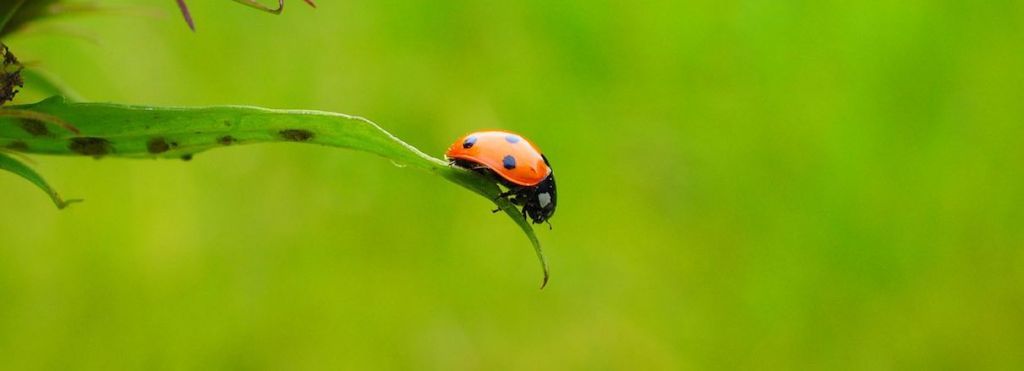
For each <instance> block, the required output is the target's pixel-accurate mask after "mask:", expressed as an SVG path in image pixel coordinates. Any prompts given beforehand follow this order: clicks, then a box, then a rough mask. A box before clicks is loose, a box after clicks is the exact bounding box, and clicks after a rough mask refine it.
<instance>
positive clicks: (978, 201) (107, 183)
mask: <svg viewBox="0 0 1024 371" xmlns="http://www.w3.org/2000/svg"><path fill="white" fill-rule="evenodd" d="M319 3H320V7H319V8H318V9H315V10H314V9H310V8H308V7H305V6H304V5H303V4H302V3H301V2H299V1H290V3H289V4H288V7H287V9H286V11H285V13H284V14H283V15H281V16H272V15H268V14H264V13H260V12H256V11H254V10H251V9H248V8H245V7H242V6H239V5H238V4H235V3H232V2H229V1H226V0H225V1H191V6H192V11H193V15H194V17H195V19H196V23H197V27H198V32H196V33H192V32H190V31H189V30H188V29H187V27H186V26H185V23H184V22H183V21H182V20H181V19H180V17H179V15H178V14H177V9H176V7H175V6H174V4H173V1H170V0H144V1H130V0H119V1H109V2H104V4H105V5H109V6H111V7H114V8H118V9H120V7H122V6H127V7H129V9H128V10H123V9H122V10H117V11H113V12H107V13H99V14H94V15H90V16H79V17H63V18H57V19H54V20H51V21H49V22H47V23H43V24H40V25H39V27H38V28H37V29H36V31H35V32H32V33H24V34H20V35H16V36H12V37H9V38H8V39H6V40H5V42H6V43H7V44H8V45H9V46H10V47H11V48H12V50H13V51H14V52H15V53H16V54H17V55H18V56H19V57H21V59H23V60H24V61H27V62H35V63H37V65H38V66H41V67H43V68H45V69H47V70H49V71H50V72H52V73H54V74H55V75H57V76H59V77H60V78H62V79H63V80H64V81H65V82H66V83H68V84H69V85H70V86H72V87H74V88H75V89H77V90H78V91H79V92H80V93H81V94H82V95H84V96H85V97H87V98H88V99H90V100H93V101H104V102H106V101H109V102H122V103H137V104H152V105H213V104H251V105H261V106H267V107H275V108H304V109H320V110H329V111H337V112H344V113H350V114H356V115H361V116H365V117H368V118H370V119H372V120H374V121H376V122H377V123H379V124H380V125H381V126H383V127H385V128H386V129H388V130H390V131H391V132H392V133H394V134H395V135H397V136H399V137H400V138H403V139H405V140H406V141H407V142H409V143H411V144H413V145H415V146H417V147H419V148H421V149H422V150H424V151H426V152H428V153H432V154H435V155H438V156H440V155H441V154H442V153H443V151H444V149H445V148H446V147H447V146H448V145H449V144H450V142H451V141H453V140H454V139H455V138H456V137H457V136H459V135H461V134H464V133H466V132H468V131H472V130H476V129H481V128H504V129H508V130H513V131H516V132H520V133H522V134H524V135H525V136H527V137H529V138H531V139H532V140H533V141H534V142H536V143H538V144H539V145H540V146H541V147H542V148H543V149H544V151H545V152H546V153H547V155H548V157H549V158H550V159H551V161H552V164H553V166H554V169H555V170H556V173H557V176H558V186H559V195H560V198H559V209H558V212H557V214H556V215H555V217H554V218H553V220H552V223H553V224H554V229H553V230H551V231H548V230H547V228H539V229H538V233H539V236H540V239H541V241H542V243H543V244H544V247H545V248H546V251H547V254H548V257H549V259H550V261H551V266H552V279H551V283H550V285H549V286H548V287H547V288H546V289H544V290H538V286H539V283H540V272H539V268H538V266H537V262H536V260H535V257H534V255H533V252H532V250H531V248H530V246H529V243H528V241H527V240H526V238H525V237H524V236H523V234H522V233H521V232H520V231H518V230H517V228H516V226H515V225H514V224H513V223H511V222H510V221H509V220H508V218H505V217H502V216H496V215H492V214H491V213H490V211H489V210H490V207H491V205H490V203H489V202H488V201H487V200H485V199H483V198H481V197H477V196H475V195H473V194H471V193H469V192H467V191H465V190H463V189H461V188H458V187H456V186H453V185H451V184H450V183H447V182H445V181H443V180H442V179H440V178H437V177H433V176H431V175H429V174H427V173H423V172H419V171H416V170H413V169H403V168H399V167H396V166H393V165H392V164H391V163H390V162H389V161H387V160H384V159H381V158H377V157H374V156H372V155H368V154H364V153H358V152H352V151H344V150H337V149H332V148H326V147H317V146H306V145H298V144H272V145H256V146H240V147H232V148H225V149H218V150H213V151H210V152H207V153H202V154H200V155H198V156H196V158H195V159H194V160H193V161H191V162H182V161H169V160H161V161H158V160H122V159H112V158H111V159H103V160H99V161H96V160H91V159H82V158H62V157H41V156H36V157H34V159H35V161H36V163H35V165H34V166H35V167H36V169H37V170H39V171H40V172H41V173H43V174H44V175H45V176H46V177H47V178H48V180H49V181H50V182H51V183H52V184H53V185H54V186H55V187H57V188H58V189H59V190H60V191H61V192H62V193H63V194H64V195H65V196H68V197H82V198H85V199H86V202H85V203H82V204H77V205H74V206H73V207H71V208H70V209H68V210H64V211H57V210H56V209H55V208H54V207H53V205H52V204H51V203H50V201H49V200H48V199H47V198H46V197H45V196H44V195H43V194H42V193H41V192H39V191H38V190H37V189H35V188H34V187H32V186H31V185H29V184H28V183H26V182H24V181H23V180H21V179H19V178H17V177H15V176H13V175H11V174H7V173H2V174H0V205H2V206H0V369H4V370H35V369H65V370H66V369H96V370H112V369H148V370H157V369H288V370H303V369H309V370H320V369H436V370H461V369H466V370H500V369H511V370H599V369H608V370H656V369H665V370H679V369H859V370H887V369H1020V368H1021V367H1024V352H1022V351H1021V349H1024V268H1022V267H1024V252H1022V247H1024V211H1022V210H1024V208H1022V205H1024V175H1022V174H1021V165H1022V161H1024V147H1022V145H1021V140H1022V139H1024V43H1022V40H1024V26H1022V25H1024V7H1022V5H1021V4H1022V3H1021V2H1019V1H986V2H968V1H952V0H950V1H902V2H884V1H867V2H829V1H826V2H817V1H724V2H723V1H649V2H620V1H601V0H597V1H595V0H587V1H582V0H580V1H569V0H567V1H538V0H526V1H515V2H491V1H477V0H402V1H369V0H344V1H340V0H339V1H327V0H321V1H319ZM69 34H78V35H84V36H81V37H80V36H69ZM23 98H24V99H29V98H30V96H29V95H25V96H23Z"/></svg>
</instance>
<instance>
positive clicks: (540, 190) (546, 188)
mask: <svg viewBox="0 0 1024 371" xmlns="http://www.w3.org/2000/svg"><path fill="white" fill-rule="evenodd" d="M524 196H526V197H525V198H526V199H525V200H524V201H525V202H523V213H524V214H526V215H528V216H529V217H530V219H533V223H534V224H540V223H544V222H546V221H547V220H548V219H550V218H551V216H552V215H554V214H555V204H556V203H557V201H558V197H557V193H555V174H554V173H552V174H549V175H548V177H547V178H544V181H542V182H540V183H538V184H537V185H536V186H533V187H531V188H529V192H528V193H527V194H525V195H524Z"/></svg>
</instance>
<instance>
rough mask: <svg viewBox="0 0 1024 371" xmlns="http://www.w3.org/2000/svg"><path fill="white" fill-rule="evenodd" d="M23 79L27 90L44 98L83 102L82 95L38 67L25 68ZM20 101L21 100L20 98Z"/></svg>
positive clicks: (22, 73) (22, 74)
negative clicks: (61, 97)
mask: <svg viewBox="0 0 1024 371" xmlns="http://www.w3.org/2000/svg"><path fill="white" fill-rule="evenodd" d="M21 78H22V80H25V86H26V89H31V90H33V91H36V92H38V93H39V94H41V95H43V96H53V95H61V96H64V97H65V98H67V99H68V100H70V101H72V102H81V101H83V100H85V99H82V96H81V94H78V92H77V91H75V90H74V89H72V88H71V87H70V86H68V85H67V84H65V83H64V81H62V80H61V79H59V78H57V76H54V75H53V74H51V73H49V72H46V71H45V70H41V69H39V68H36V67H25V69H23V70H21ZM19 100H20V98H19Z"/></svg>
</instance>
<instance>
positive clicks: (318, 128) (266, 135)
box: [0, 97, 549, 288]
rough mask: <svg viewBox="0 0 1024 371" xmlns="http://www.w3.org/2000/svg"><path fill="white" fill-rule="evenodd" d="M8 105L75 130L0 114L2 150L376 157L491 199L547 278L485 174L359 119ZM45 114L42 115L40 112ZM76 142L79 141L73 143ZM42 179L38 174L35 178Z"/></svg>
mask: <svg viewBox="0 0 1024 371" xmlns="http://www.w3.org/2000/svg"><path fill="white" fill-rule="evenodd" d="M11 109H15V110H23V111H32V112H36V113H39V114H42V115H48V116H52V117H56V118H59V119H60V120H61V121H63V122H64V123H65V124H68V125H73V126H74V127H75V128H77V130H78V131H79V132H80V134H78V133H75V132H71V131H68V130H59V129H60V127H59V126H57V125H55V124H53V123H50V124H49V125H50V126H52V127H53V130H49V131H47V132H46V135H33V134H32V133H28V132H25V130H19V125H24V122H19V121H17V119H15V118H11V117H3V115H0V148H3V147H5V146H7V147H11V146H12V144H15V143H17V144H18V147H19V151H21V152H25V153H36V154H51V155H72V156H74V155H79V156H82V155H84V156H94V157H100V156H110V157H127V158H153V157H161V158H180V157H183V156H188V157H189V158H191V156H192V155H194V154H197V153H201V152H204V151H207V150H211V149H214V148H220V147H227V146H234V145H239V144H256V143H271V142H299V143H310V144H319V145H324V146H331V147H337V148H347V149H353V150H357V151H362V152H368V153H373V154H376V155H378V156H380V157H383V158H386V159H389V160H391V161H393V162H395V163H398V164H401V165H405V166H409V167H413V168H417V169H420V170H423V171H427V172H429V173H433V174H436V175H438V176H441V177H443V178H445V179H446V180H448V181H450V182H452V183H454V184H457V185H459V186H461V187H463V188H466V189H468V190H470V191H472V192H474V193H476V194H478V195H480V196H482V197H485V198H487V199H488V200H491V201H492V202H494V203H495V204H497V205H498V206H499V207H500V208H501V209H502V210H504V211H505V214H506V215H508V216H509V217H510V218H512V220H513V221H514V222H515V223H516V224H517V225H518V226H519V227H520V229H522V230H523V233H525V234H526V236H527V238H528V239H529V240H530V243H531V245H532V246H533V249H534V253H535V254H536V255H537V258H538V261H539V262H540V264H541V268H542V271H543V274H544V280H543V282H542V285H541V288H543V287H544V286H545V285H546V284H547V281H548V277H549V269H548V264H547V260H546V258H545V256H544V253H543V250H542V248H541V245H540V241H539V239H537V236H536V234H535V233H534V231H533V228H532V226H531V225H530V223H529V222H528V221H527V220H526V218H525V217H523V215H522V214H521V213H520V212H519V210H518V209H516V207H515V205H512V203H511V202H509V201H508V200H506V199H504V198H500V197H498V195H499V193H500V192H501V191H500V188H499V187H498V185H497V184H496V183H495V181H494V180H492V179H490V178H487V177H485V176H483V175H480V174H477V173H474V172H471V171H468V170H465V169H461V168H457V167H453V166H450V165H449V164H448V162H446V161H443V160H441V159H438V158H435V157H432V156H430V155H427V154H426V153H424V152H423V151H420V150H419V149H417V148H416V147H413V146H412V145H410V144H408V143H406V142H404V141H402V140H400V139H398V138H397V137H395V136H394V135H392V134H391V133H389V132H387V131H386V130H384V129H383V128H381V127H380V126H378V125H377V124H375V123H373V122H372V121H370V120H367V119H365V118H362V117H358V116H351V115H345V114H340V113H333V112H324V111H309V110H276V109H267V108H261V107H250V106H213V107H151V106H130V105H119V104H107V103H74V102H68V101H66V100H65V99H63V98H60V97H52V98H50V99H46V100H43V101H40V102H38V103H34V104H29V105H20V106H13V107H11ZM42 117H45V116H42ZM76 144H77V146H76ZM40 179H41V178H40Z"/></svg>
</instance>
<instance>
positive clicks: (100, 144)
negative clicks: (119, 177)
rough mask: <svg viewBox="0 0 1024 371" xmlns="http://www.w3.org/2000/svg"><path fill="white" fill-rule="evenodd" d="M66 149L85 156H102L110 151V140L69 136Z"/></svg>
mask: <svg viewBox="0 0 1024 371" xmlns="http://www.w3.org/2000/svg"><path fill="white" fill-rule="evenodd" d="M68 149H70V150H71V151H72V152H75V153H77V154H80V155H85V156H95V157H99V156H103V155H105V154H108V153H110V150H111V148H110V141H109V140H106V139H103V138H94V137H79V138H71V142H70V143H68Z"/></svg>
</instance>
